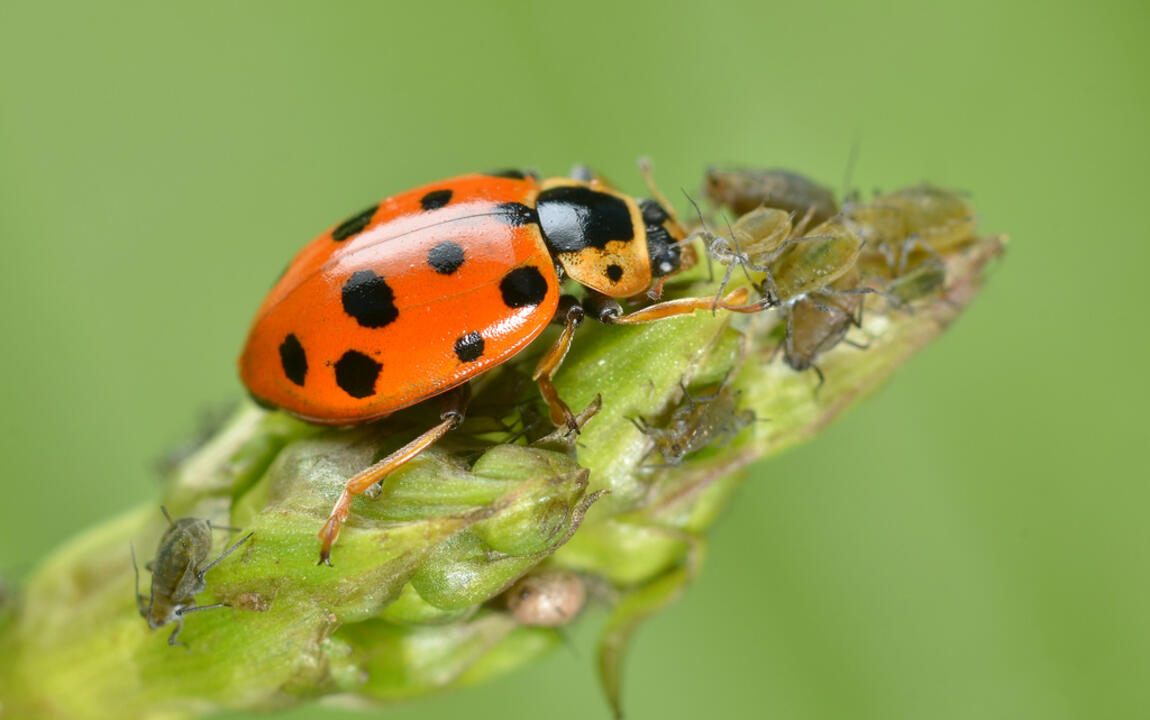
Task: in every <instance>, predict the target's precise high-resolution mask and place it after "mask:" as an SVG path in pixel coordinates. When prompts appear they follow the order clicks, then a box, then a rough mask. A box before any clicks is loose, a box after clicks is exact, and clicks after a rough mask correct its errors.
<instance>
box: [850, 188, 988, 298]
mask: <svg viewBox="0 0 1150 720" xmlns="http://www.w3.org/2000/svg"><path fill="white" fill-rule="evenodd" d="M843 215H844V217H845V219H846V222H847V224H848V225H850V227H851V228H852V229H853V230H854V231H855V232H856V233H858V235H859V236H860V237H861V238H862V239H863V241H864V242H865V243H866V245H867V249H868V253H873V254H877V255H878V256H880V257H881V259H882V261H883V262H885V264H886V273H885V274H887V275H889V276H895V277H897V276H899V275H902V274H903V273H904V272H906V269H907V268H908V267H913V266H914V265H915V264H916V262H917V261H916V260H915V257H914V256H916V255H917V256H919V258H922V257H926V256H933V257H934V258H935V259H936V260H937V259H938V258H939V257H940V256H941V254H942V253H946V252H950V251H952V250H954V249H956V248H958V247H961V246H962V245H964V244H966V243H968V242H971V241H973V240H974V229H975V224H976V222H977V217H976V216H975V214H974V209H973V208H972V207H971V206H970V204H969V203H967V202H966V199H965V198H963V197H962V195H961V194H960V193H958V192H957V191H955V190H948V189H946V188H940V187H937V186H934V185H916V186H914V187H909V188H904V189H902V190H896V191H894V192H890V193H886V194H885V195H879V196H878V197H876V198H875V199H874V201H873V202H871V203H866V204H862V205H858V206H855V207H851V208H848V209H847V210H845V211H844V213H843ZM868 264H870V263H868Z"/></svg>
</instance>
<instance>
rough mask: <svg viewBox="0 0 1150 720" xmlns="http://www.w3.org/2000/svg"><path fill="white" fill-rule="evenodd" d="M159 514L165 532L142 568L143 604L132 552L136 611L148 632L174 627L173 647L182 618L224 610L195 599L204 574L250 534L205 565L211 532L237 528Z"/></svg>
mask: <svg viewBox="0 0 1150 720" xmlns="http://www.w3.org/2000/svg"><path fill="white" fill-rule="evenodd" d="M160 511H161V512H163V513H164V517H165V518H167V519H168V529H167V530H166V531H165V532H164V534H163V536H162V537H161V538H160V544H159V546H158V547H157V548H156V557H155V559H154V560H152V561H151V562H149V563H147V564H146V565H145V566H144V568H145V569H146V570H148V571H149V572H150V573H152V590H151V594H150V595H149V597H148V598H147V602H146V603H145V599H144V596H143V595H141V594H140V568H139V567H138V566H137V565H136V550H135V548H134V547H133V548H132V569H133V570H134V571H135V573H136V607H137V609H139V611H140V616H141V617H143V618H144V619H145V620H147V621H148V627H149V628H150V629H152V630H155V629H156V628H161V627H163V626H165V625H169V624H171V623H176V629H175V630H173V631H172V634H171V636H170V637H169V638H168V644H169V645H175V644H176V642H177V640H176V638H177V637H179V634H180V631H181V630H183V629H184V616H185V615H187V614H188V613H190V612H197V611H200V610H211V609H213V608H220V607H227V604H226V603H213V604H211V605H196V595H198V594H199V593H201V592H203V591H204V588H206V587H207V582H206V581H205V580H204V576H205V575H206V574H207V572H208V571H209V570H211V569H212V568H213V567H215V566H216V565H217V564H219V562H220V561H221V560H223V559H224V558H226V557H227V556H228V555H230V554H231V553H232V551H234V550H235V549H236V548H238V547H239V546H240V545H243V544H244V543H245V542H247V540H248V539H249V538H251V536H252V533H248V534H247V535H245V536H244V537H242V538H240V539H239V540H238V541H236V542H235V543H233V544H232V545H231V546H229V547H228V548H227V549H226V550H224V551H223V552H222V553H220V555H219V557H217V558H216V559H215V560H212V561H211V562H208V561H207V560H208V555H209V554H210V553H211V551H212V530H236V529H237V528H230V527H225V526H220V525H212V523H211V521H209V520H200V519H199V518H193V517H186V518H180V519H179V520H172V517H171V516H170V515H168V510H167V508H165V507H164V506H163V505H161V506H160Z"/></svg>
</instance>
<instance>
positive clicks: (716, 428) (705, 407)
mask: <svg viewBox="0 0 1150 720" xmlns="http://www.w3.org/2000/svg"><path fill="white" fill-rule="evenodd" d="M738 402H739V393H738V392H736V391H732V390H731V388H730V387H729V386H727V384H726V383H725V382H724V383H723V384H722V385H720V386H719V387H718V388H717V389H715V391H714V392H711V393H708V394H706V395H696V396H692V395H691V393H690V392H688V391H687V388H686V387H683V402H682V403H681V404H680V405H679V406H678V407H677V408H675V410H674V412H672V413H671V417H670V418H669V419H668V420H667V424H666V425H663V426H653V425H651V424H650V423H649V422H648V421H646V420H644V419H643V418H635V419H632V420H631V423H632V424H633V425H634V426H635V427H636V428H638V429H639V431H640V432H642V433H643V434H644V435H646V436H647V437H649V438H651V439H652V440H653V441H654V444H653V445H652V447H651V450H650V451H649V452H648V454H650V452H654V451H655V450H658V451H659V454H660V455H662V457H663V461H664V462H665V463H666V464H667V465H678V464H679V463H681V462H682V461H683V458H685V457H686V456H688V455H690V454H691V453H694V452H697V451H699V450H702V449H703V448H705V447H707V446H708V445H710V444H712V443H713V442H715V440H716V439H718V438H720V437H722V436H724V435H734V434H736V433H738V432H739V431H740V430H742V429H743V428H744V427H746V426H747V425H749V424H751V423H752V422H754V421H755V413H754V411H753V410H739V409H738Z"/></svg>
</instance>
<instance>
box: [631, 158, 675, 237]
mask: <svg viewBox="0 0 1150 720" xmlns="http://www.w3.org/2000/svg"><path fill="white" fill-rule="evenodd" d="M639 172H641V173H642V174H643V182H644V183H646V184H647V191H648V192H650V193H651V197H653V198H654V199H655V202H657V203H659V204H660V205H662V206H663V209H664V210H666V211H667V214H668V215H670V216H671V220H672V221H673V222H674V223H675V224H676V225H678V226H679V227H682V226H683V225H682V223H680V222H679V216H678V215H677V214H675V206H674V205H672V204H671V203H669V202H668V201H667V196H666V195H664V194H663V192H662V191H661V190H659V188H658V187H657V186H656V185H655V173H654V170H653V169H652V165H651V158H649V157H641V158H639Z"/></svg>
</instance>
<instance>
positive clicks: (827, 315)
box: [782, 267, 866, 386]
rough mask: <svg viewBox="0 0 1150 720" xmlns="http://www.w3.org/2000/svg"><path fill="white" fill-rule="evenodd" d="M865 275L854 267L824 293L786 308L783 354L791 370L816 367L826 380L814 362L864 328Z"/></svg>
mask: <svg viewBox="0 0 1150 720" xmlns="http://www.w3.org/2000/svg"><path fill="white" fill-rule="evenodd" d="M861 279H862V275H861V273H860V272H859V270H858V268H857V267H852V268H851V269H850V270H849V271H848V272H846V273H845V274H843V275H841V276H840V277H839V278H838V279H836V280H835V281H834V282H832V283H831V284H830V286H829V287H828V288H827V289H826V291H825V292H817V293H811V294H810V295H807V296H805V297H803V298H802V299H800V300H798V301H797V302H794V303H792V304H790V305H788V306H787V307H786V331H787V334H786V338H785V339H784V340H783V343H782V345H783V357H784V359H785V360H786V363H787V365H790V366H791V368H792V369H794V370H798V371H802V370H808V369H813V370H814V371H815V374H816V375H818V377H819V385H820V386H821V385H822V384H823V381H824V377H823V372H822V370H820V369H819V367H818V365H816V364H815V362H816V361H817V360H818V359H819V357H820V356H821V355H822V354H823V353H825V352H827V351H828V350H830V349H831V348H833V347H834V346H836V345H838V344H839V343H840V342H842V341H843V340H844V338H845V337H846V334H847V332H848V331H849V330H850V329H851V328H852V327H862V309H863V294H864V293H865V292H866V289H863V288H860V287H859V285H860V283H861Z"/></svg>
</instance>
